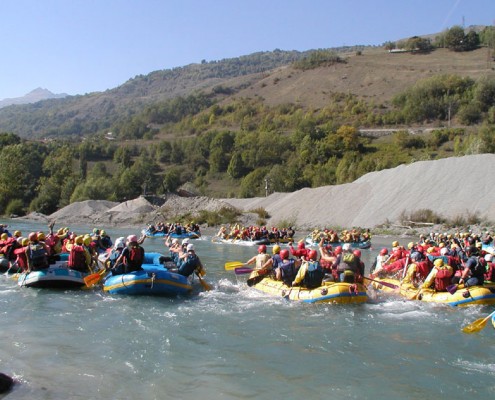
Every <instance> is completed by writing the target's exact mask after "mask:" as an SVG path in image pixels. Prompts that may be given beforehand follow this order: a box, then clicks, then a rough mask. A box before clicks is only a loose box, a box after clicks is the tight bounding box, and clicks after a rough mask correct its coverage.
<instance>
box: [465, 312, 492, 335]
mask: <svg viewBox="0 0 495 400" xmlns="http://www.w3.org/2000/svg"><path fill="white" fill-rule="evenodd" d="M489 319H490V316H488V317H487V318H479V319H477V320H476V321H474V322H471V323H470V324H469V325H466V326H465V327H464V328H462V331H463V332H464V333H476V332H479V331H481V330H482V329H483V328H484V327H485V326H486V323H487V321H488V320H489Z"/></svg>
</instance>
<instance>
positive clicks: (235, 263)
mask: <svg viewBox="0 0 495 400" xmlns="http://www.w3.org/2000/svg"><path fill="white" fill-rule="evenodd" d="M245 265H246V264H244V263H243V262H241V261H231V262H227V263H225V270H226V271H232V270H233V269H236V268H238V267H244V266H245Z"/></svg>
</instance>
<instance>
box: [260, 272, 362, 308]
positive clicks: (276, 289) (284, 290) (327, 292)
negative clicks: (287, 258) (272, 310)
mask: <svg viewBox="0 0 495 400" xmlns="http://www.w3.org/2000/svg"><path fill="white" fill-rule="evenodd" d="M351 286H353V285H352V284H350V283H345V282H324V283H323V284H322V285H321V286H319V287H317V288H316V289H307V288H304V287H301V286H294V287H292V288H291V287H288V286H287V285H285V284H284V283H283V282H281V281H277V280H275V279H273V278H271V277H266V278H263V280H261V282H258V283H256V284H255V285H253V286H252V287H254V288H255V289H256V290H259V291H261V292H263V293H266V294H269V295H271V296H273V297H282V298H285V299H287V300H292V301H302V302H304V303H336V304H350V303H365V302H366V301H367V300H368V295H367V293H366V287H365V286H364V285H362V284H360V283H358V284H357V290H358V293H357V294H356V293H354V291H353V290H351Z"/></svg>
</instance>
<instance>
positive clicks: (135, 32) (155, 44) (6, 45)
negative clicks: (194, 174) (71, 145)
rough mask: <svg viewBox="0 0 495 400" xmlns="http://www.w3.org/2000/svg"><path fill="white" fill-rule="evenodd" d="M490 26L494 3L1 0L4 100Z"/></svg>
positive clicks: (419, 0) (471, 0) (1, 91)
mask: <svg viewBox="0 0 495 400" xmlns="http://www.w3.org/2000/svg"><path fill="white" fill-rule="evenodd" d="M463 23H464V25H465V26H466V27H467V26H469V25H493V24H494V23H495V0H0V38H1V42H0V43H1V44H0V54H1V58H0V83H1V84H0V100H1V99H5V98H15V97H21V96H24V95H25V94H27V93H29V92H30V91H32V90H33V89H36V88H38V87H41V88H44V89H48V90H50V91H51V92H53V93H56V94H58V93H67V94H70V95H76V94H86V93H91V92H95V91H104V90H107V89H112V88H115V87H117V86H119V85H121V84H123V83H125V82H126V81H127V80H129V79H131V78H134V77H135V76H136V75H141V74H142V75H146V74H148V73H150V72H152V71H156V70H162V69H170V68H174V67H180V66H184V65H188V64H191V63H199V62H201V61H202V60H206V61H214V60H221V59H224V58H232V57H238V56H243V55H247V54H251V53H254V52H258V51H272V50H275V49H280V50H298V51H305V50H311V49H318V48H330V47H338V46H343V45H349V46H352V45H382V44H383V43H384V42H386V41H395V40H399V39H404V38H408V37H411V36H415V35H425V34H432V33H438V32H442V31H444V30H445V29H448V28H451V27H452V26H454V25H461V26H462V25H463Z"/></svg>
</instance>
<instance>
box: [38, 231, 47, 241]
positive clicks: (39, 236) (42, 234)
mask: <svg viewBox="0 0 495 400" xmlns="http://www.w3.org/2000/svg"><path fill="white" fill-rule="evenodd" d="M45 239H46V237H45V234H44V233H43V232H38V240H45Z"/></svg>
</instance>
